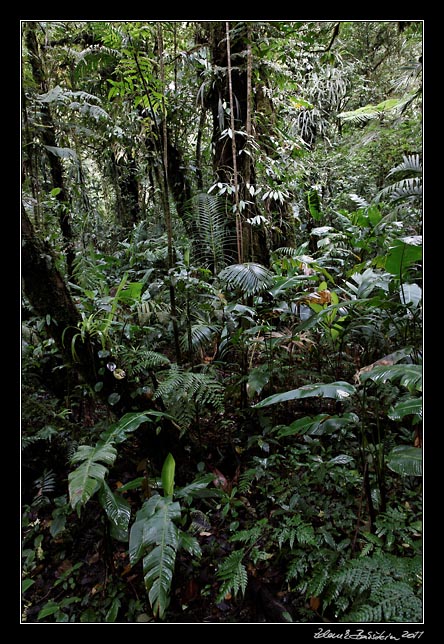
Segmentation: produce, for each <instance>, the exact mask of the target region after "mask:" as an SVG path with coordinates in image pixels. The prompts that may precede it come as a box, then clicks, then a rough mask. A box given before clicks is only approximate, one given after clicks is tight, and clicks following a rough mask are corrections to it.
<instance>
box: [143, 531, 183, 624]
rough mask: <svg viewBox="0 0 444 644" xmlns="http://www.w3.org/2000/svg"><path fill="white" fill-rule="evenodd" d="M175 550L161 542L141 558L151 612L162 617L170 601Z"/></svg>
mask: <svg viewBox="0 0 444 644" xmlns="http://www.w3.org/2000/svg"><path fill="white" fill-rule="evenodd" d="M175 562H176V550H175V549H174V548H172V547H171V546H169V545H168V544H165V543H162V544H160V545H158V546H156V547H155V548H153V549H152V550H151V552H150V553H149V554H148V555H147V556H146V557H144V559H143V574H144V581H145V587H146V589H147V590H148V598H149V600H150V604H151V608H152V610H153V614H154V615H155V616H157V617H159V619H163V616H164V614H165V611H166V609H167V608H168V605H169V602H170V589H171V583H172V581H173V572H174V565H175Z"/></svg>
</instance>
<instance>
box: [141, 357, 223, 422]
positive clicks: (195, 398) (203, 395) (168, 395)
mask: <svg viewBox="0 0 444 644" xmlns="http://www.w3.org/2000/svg"><path fill="white" fill-rule="evenodd" d="M223 392H224V387H223V385H222V384H221V383H220V382H219V381H218V380H216V379H214V378H213V377H212V376H210V375H209V374H207V373H195V372H192V371H184V370H183V368H182V367H179V366H178V365H175V364H173V365H172V366H171V369H170V371H169V372H168V374H167V376H166V378H165V380H164V381H163V382H161V383H160V384H159V387H158V388H157V390H156V392H155V394H154V398H155V399H157V398H162V400H163V401H164V403H165V405H166V407H167V409H168V411H169V413H171V414H172V415H174V416H176V417H177V419H178V420H180V417H179V416H177V405H179V406H180V405H181V406H182V411H184V410H185V407H186V406H188V407H191V409H192V410H195V407H196V405H198V406H199V407H200V408H205V407H208V406H210V407H212V408H213V409H214V410H215V411H221V410H222V409H223ZM173 410H174V411H173Z"/></svg>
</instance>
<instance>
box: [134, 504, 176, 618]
mask: <svg viewBox="0 0 444 644" xmlns="http://www.w3.org/2000/svg"><path fill="white" fill-rule="evenodd" d="M180 514H181V510H180V505H179V503H177V502H176V501H174V502H173V500H172V498H171V496H168V497H161V496H160V495H158V494H156V495H154V496H152V497H151V498H150V499H148V501H146V502H145V503H144V505H143V506H142V508H141V510H139V512H138V513H137V515H136V521H135V522H134V524H133V525H132V527H131V531H130V541H129V556H130V562H131V564H132V565H134V564H135V563H137V561H139V559H140V558H141V557H142V556H143V573H144V581H145V587H146V589H147V591H148V598H149V600H150V604H151V607H152V609H153V613H154V615H156V616H158V617H159V618H160V619H162V618H163V616H164V613H165V611H166V609H167V607H168V603H169V596H170V590H171V583H172V579H173V572H174V564H175V561H176V552H177V549H178V547H179V528H178V527H177V525H176V524H175V523H174V521H175V520H177V519H179V518H180Z"/></svg>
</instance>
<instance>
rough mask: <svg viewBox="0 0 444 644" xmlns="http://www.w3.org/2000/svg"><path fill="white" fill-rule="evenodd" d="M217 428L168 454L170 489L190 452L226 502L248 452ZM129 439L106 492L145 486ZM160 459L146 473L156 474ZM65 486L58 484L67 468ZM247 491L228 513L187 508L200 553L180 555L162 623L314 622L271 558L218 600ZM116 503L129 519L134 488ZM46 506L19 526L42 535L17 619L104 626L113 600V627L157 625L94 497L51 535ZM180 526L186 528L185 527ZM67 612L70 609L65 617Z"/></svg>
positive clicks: (138, 569)
mask: <svg viewBox="0 0 444 644" xmlns="http://www.w3.org/2000/svg"><path fill="white" fill-rule="evenodd" d="M224 427H225V431H222V432H221V430H220V428H219V429H218V430H217V431H215V430H214V431H212V429H211V427H210V426H208V427H205V428H201V431H200V432H199V434H197V433H196V435H195V436H192V435H190V436H189V437H188V439H189V440H191V441H194V442H195V444H194V445H193V446H192V448H191V447H190V445H189V442H188V449H185V450H177V449H176V455H177V452H178V451H179V456H178V459H177V469H176V475H177V482H178V484H181V485H186V484H187V483H189V482H191V481H192V480H193V478H195V477H196V473H197V472H196V465H197V460H196V455H197V458H198V459H199V458H201V459H202V460H201V461H200V463H201V464H202V463H205V471H207V472H208V471H213V472H214V473H215V474H216V475H217V477H218V483H217V484H218V485H221V486H224V487H225V489H226V491H227V492H228V496H229V492H230V491H231V490H232V489H233V487H234V486H235V485H236V483H237V480H238V477H239V472H241V471H243V470H244V469H246V467H247V453H246V452H245V453H243V450H241V449H236V445H235V443H233V441H232V436H231V430H230V424H229V423H227V424H225V425H224ZM201 432H203V433H204V435H205V445H202V433H201ZM133 438H134V439H135V440H131V441H127V442H126V443H125V444H124V445H121V446H120V450H121V451H120V452H119V458H118V459H117V461H116V464H115V466H114V467H113V468H112V471H111V472H110V477H109V479H108V484H109V486H110V488H111V489H116V488H118V487H119V486H121V485H123V484H125V483H127V482H128V481H131V480H134V478H136V477H140V476H145V477H147V480H148V479H149V480H152V479H151V478H150V477H151V476H152V471H149V470H150V469H151V468H152V467H153V464H151V463H150V461H149V460H148V459H147V457H146V453H147V446H146V445H145V444H144V441H143V439H140V438H137V437H135V436H134V437H133ZM209 445H211V449H210V448H209V447H208V446H209ZM191 454H193V458H191V456H190V455H191ZM249 457H250V455H249ZM159 463H160V460H159ZM159 463H157V464H156V465H155V466H154V469H158V467H159ZM65 467H66V466H65ZM61 471H63V468H62V470H61ZM64 483H65V484H66V485H67V481H66V472H65V479H64ZM210 488H211V489H209V496H211V494H213V495H214V494H216V493H217V492H216V490H215V487H212V486H210ZM211 490H212V491H211ZM66 491H67V490H66V489H63V486H61V487H60V489H59V490H55V491H54V495H55V496H57V494H58V493H59V494H66ZM145 493H147V491H146V490H145ZM148 494H149V491H148ZM255 494H256V492H255V490H254V488H252V489H251V490H249V491H248V492H246V493H245V494H243V495H236V498H235V500H234V501H233V505H232V506H230V509H229V513H228V517H227V515H226V513H225V514H224V510H223V508H222V507H220V508H219V509H218V510H215V509H214V507H215V502H214V498H213V499H212V506H211V507H212V510H211V512H210V513H206V512H205V510H206V506H207V507H209V501H208V500H206V499H205V498H204V499H202V500H201V503H200V508H201V510H199V509H197V510H196V514H195V518H196V517H197V520H200V521H201V525H200V530H199V536H198V539H199V544H200V547H201V550H202V555H201V557H199V558H198V559H197V560H194V559H193V558H192V557H191V556H190V555H188V554H186V553H185V552H182V551H179V553H178V555H177V558H176V565H175V572H174V577H173V583H172V592H171V598H170V605H169V608H168V610H167V614H166V618H165V620H164V622H166V623H234V622H239V623H281V622H288V621H293V622H294V621H297V622H318V621H319V620H320V621H322V620H321V618H320V616H319V614H318V613H317V612H316V611H317V608H318V606H317V605H316V604H313V605H311V606H310V605H309V604H308V603H306V602H305V601H304V598H303V597H302V596H301V595H300V594H298V593H294V592H291V591H290V590H289V588H288V583H287V582H286V580H285V569H282V570H281V569H280V568H279V563H278V562H277V563H276V564H274V565H270V564H269V562H258V563H257V565H256V566H252V565H251V564H249V569H248V585H247V590H246V592H245V595H243V594H242V593H240V592H239V593H237V594H236V596H235V597H233V596H232V595H231V594H230V593H227V594H226V595H225V597H223V598H222V599H221V600H218V597H217V596H218V591H219V587H220V583H221V582H220V580H218V579H217V577H216V571H217V567H218V564H219V563H220V561H221V560H222V559H223V558H226V557H227V555H228V554H229V553H230V552H231V551H232V550H233V545H232V544H230V541H229V540H230V537H231V536H232V534H233V532H232V529H233V528H232V525H231V527H230V524H232V521H233V520H234V519H235V522H236V525H237V529H238V530H242V529H243V528H244V527H246V526H247V524H249V525H251V522H252V520H254V519H256V518H258V517H257V515H256V511H255V509H254V508H255V507H256V499H255ZM125 498H126V499H127V501H129V503H130V505H131V506H132V508H133V513H134V514H135V513H136V512H137V510H138V509H140V505H141V491H140V489H137V490H129V491H128V492H127V493H126V497H125ZM216 507H217V506H216ZM53 509H54V507H53V505H48V506H47V507H37V508H35V509H33V507H32V506H31V509H30V512H29V516H28V517H27V525H28V523H31V524H32V522H33V521H34V522H36V523H38V524H39V531H40V534H43V535H44V536H43V539H42V540H41V542H39V547H40V548H41V561H40V563H38V565H37V567H36V568H35V569H34V570H33V572H32V579H33V581H34V583H33V585H32V587H30V588H29V590H27V592H26V601H25V603H24V608H23V614H22V619H23V620H24V621H25V622H27V623H31V622H54V621H68V620H67V619H66V615H69V617H70V621H82V622H88V621H91V622H101V621H106V618H105V615H106V613H107V611H108V610H109V609H110V606H111V604H112V601H115V604H114V606H117V607H118V610H117V609H116V619H115V621H116V622H123V623H128V622H144V621H147V622H148V621H156V620H155V619H154V618H153V616H152V611H151V609H150V607H149V603H148V600H147V594H146V589H145V587H144V581H143V573H142V565H141V562H139V564H137V565H136V566H134V567H132V566H131V565H130V563H129V555H128V543H125V542H119V541H116V540H115V539H112V538H111V536H110V534H109V526H108V522H107V520H106V517H105V516H104V513H103V509H102V508H101V506H100V504H99V502H98V501H97V500H95V498H94V497H93V498H92V499H90V501H89V502H88V503H87V504H86V506H85V507H84V508H82V512H81V515H80V517H78V516H77V514H76V513H75V512H71V513H70V515H69V516H68V517H67V520H66V528H65V529H64V530H63V531H62V532H60V534H58V535H57V536H56V537H55V538H53V537H52V536H51V535H50V533H49V528H50V526H51V523H52V520H53V518H52V511H53ZM202 510H203V511H202ZM208 514H210V515H211V524H210V523H209V522H208V520H207V518H206V516H208ZM199 517H201V518H199ZM230 518H231V520H230ZM189 522H190V519H188V523H189ZM187 527H188V526H186V525H185V529H186V528H187ZM28 529H29V528H28ZM70 598H71V600H72V604H71V603H70V601H71V600H70ZM48 602H53V604H51V605H54V611H56V607H55V605H56V604H57V605H58V606H60V612H53V613H52V614H50V615H48V616H46V617H43V618H42V617H40V618H38V616H39V613H40V611H41V610H42V609H43V608H44V607H45V606H48ZM74 607H75V608H76V612H75V616H74V619H73V617H72V615H73V608H74Z"/></svg>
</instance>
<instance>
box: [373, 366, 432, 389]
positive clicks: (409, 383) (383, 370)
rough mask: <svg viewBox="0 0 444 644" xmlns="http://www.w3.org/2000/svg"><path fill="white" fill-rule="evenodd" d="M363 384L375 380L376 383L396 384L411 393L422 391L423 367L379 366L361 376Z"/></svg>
mask: <svg viewBox="0 0 444 644" xmlns="http://www.w3.org/2000/svg"><path fill="white" fill-rule="evenodd" d="M360 380H361V382H364V381H365V380H373V381H374V382H382V383H385V382H387V381H390V382H392V381H393V382H396V381H397V380H399V384H400V385H401V386H403V387H405V388H406V389H408V390H409V391H422V365H418V364H393V365H388V366H385V365H378V366H376V367H373V369H372V370H371V371H367V372H365V373H362V374H361V375H360Z"/></svg>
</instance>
